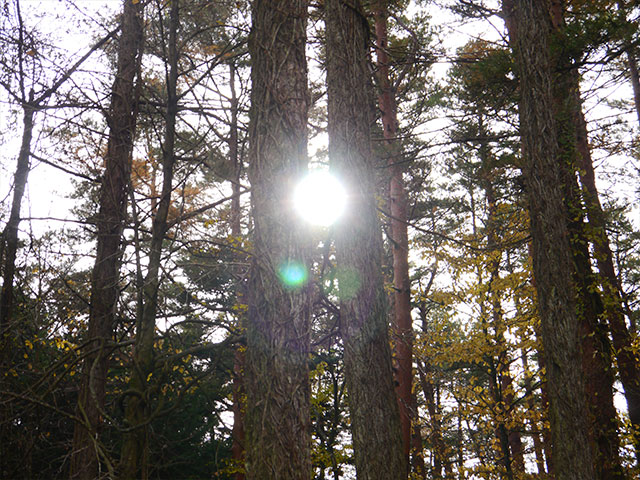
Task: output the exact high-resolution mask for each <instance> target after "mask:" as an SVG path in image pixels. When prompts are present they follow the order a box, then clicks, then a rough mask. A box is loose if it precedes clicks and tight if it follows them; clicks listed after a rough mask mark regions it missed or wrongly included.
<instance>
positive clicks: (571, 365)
mask: <svg viewBox="0 0 640 480" xmlns="http://www.w3.org/2000/svg"><path fill="white" fill-rule="evenodd" d="M509 3H512V5H511V6H512V8H511V9H509V8H508V7H509V6H508V5H507V4H509ZM503 7H506V8H505V10H506V13H507V16H508V17H511V18H512V23H511V25H512V26H513V27H514V28H515V31H510V41H511V45H512V48H513V52H514V56H515V61H516V65H517V69H518V76H519V79H520V87H521V98H520V108H519V114H520V134H521V137H522V148H523V157H524V160H523V173H524V177H525V182H526V189H527V196H528V200H529V214H530V219H531V237H532V247H533V270H534V276H535V279H536V288H537V290H538V309H539V314H540V319H541V330H542V342H543V345H544V353H545V360H546V364H547V383H548V390H549V416H550V421H551V432H552V436H553V460H554V473H555V475H556V478H557V479H558V480H569V479H575V480H578V479H580V480H589V479H594V478H595V475H594V470H593V456H592V453H591V448H590V444H589V427H588V420H587V419H588V413H587V412H588V410H587V406H586V404H585V390H584V383H583V379H582V376H581V368H580V364H581V362H580V355H581V352H580V345H579V337H578V321H577V317H576V310H575V309H576V305H575V300H574V299H575V287H574V285H573V281H572V278H571V272H572V265H571V250H570V245H569V238H568V229H567V211H566V207H565V205H564V202H563V195H562V194H563V192H562V186H561V182H562V175H561V172H560V169H559V163H558V162H560V161H561V159H560V156H559V153H560V152H559V147H558V139H557V136H556V135H557V133H556V132H557V128H556V122H555V119H554V104H553V90H552V73H553V70H552V63H551V58H550V50H549V36H550V31H551V24H550V18H549V7H550V5H549V2H547V1H539V0H538V1H533V0H515V1H513V2H510V1H507V0H505V1H503ZM509 23H510V22H508V25H509Z"/></svg>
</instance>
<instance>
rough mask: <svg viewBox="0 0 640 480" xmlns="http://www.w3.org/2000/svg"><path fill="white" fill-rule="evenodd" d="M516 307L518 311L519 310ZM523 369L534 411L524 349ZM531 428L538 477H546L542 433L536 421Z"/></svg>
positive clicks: (526, 393)
mask: <svg viewBox="0 0 640 480" xmlns="http://www.w3.org/2000/svg"><path fill="white" fill-rule="evenodd" d="M518 308H519V307H518V305H516V310H518ZM521 358H522V368H523V370H524V389H525V395H526V398H527V405H526V406H527V408H528V409H529V410H530V411H533V410H534V409H535V408H536V405H535V399H534V397H533V385H532V382H531V374H530V373H529V360H528V356H527V352H526V350H525V349H522V357H521ZM529 428H530V430H531V438H532V440H533V451H534V454H535V458H536V468H537V469H538V475H542V476H544V475H545V474H546V473H547V472H546V470H545V465H544V455H543V453H542V442H541V441H540V436H541V435H540V433H539V431H538V428H540V427H539V423H538V422H536V421H535V419H533V420H530V421H529Z"/></svg>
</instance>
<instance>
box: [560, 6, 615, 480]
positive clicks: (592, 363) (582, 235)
mask: <svg viewBox="0 0 640 480" xmlns="http://www.w3.org/2000/svg"><path fill="white" fill-rule="evenodd" d="M565 3H566V2H565V0H553V1H552V2H551V6H552V8H551V10H550V13H551V23H552V25H553V29H554V37H555V38H554V42H555V43H556V44H558V43H559V44H563V43H564V39H563V30H564V29H565V27H566V24H565V18H564V13H565ZM552 51H553V52H554V55H553V61H554V63H555V68H556V71H557V73H556V75H555V81H554V86H553V94H554V112H555V115H556V125H557V129H558V134H557V135H558V143H559V148H560V152H559V153H560V163H559V167H560V170H561V175H562V182H563V185H564V198H565V204H566V206H567V211H568V223H567V225H568V231H569V238H570V247H571V252H572V256H573V267H574V269H573V278H574V284H575V286H576V294H577V296H576V305H577V316H578V320H579V322H580V331H581V332H580V333H581V336H582V350H583V353H582V368H583V372H584V378H585V383H586V393H587V396H588V398H589V408H590V411H591V437H592V438H591V442H592V448H593V455H594V461H595V463H594V469H595V473H596V477H598V478H601V479H603V480H604V479H606V480H610V479H620V478H625V475H624V473H623V470H622V466H621V461H620V455H619V450H620V440H619V436H618V425H617V412H616V409H615V406H614V404H613V381H614V378H613V370H612V368H611V367H612V365H611V345H610V341H609V338H608V335H607V332H606V326H605V325H604V324H602V323H601V321H600V318H599V315H600V314H601V313H602V300H601V298H600V295H599V294H598V292H597V291H596V289H595V288H594V287H595V285H596V283H597V281H596V276H595V275H594V273H593V269H592V265H591V258H590V254H589V247H588V245H589V242H590V241H592V239H591V238H590V236H589V234H588V233H587V231H586V229H585V225H584V210H585V209H584V206H583V200H582V198H581V195H580V193H581V192H580V186H579V185H578V182H577V178H576V172H577V171H580V164H581V160H582V158H583V157H585V156H590V151H589V146H588V144H587V138H586V123H584V115H583V113H582V102H581V99H580V74H579V72H578V70H577V67H575V65H574V64H573V61H572V60H573V59H572V58H568V56H567V55H563V50H562V49H561V48H552ZM585 200H586V199H585ZM587 211H589V209H588V208H587Z"/></svg>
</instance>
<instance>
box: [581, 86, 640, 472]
mask: <svg viewBox="0 0 640 480" xmlns="http://www.w3.org/2000/svg"><path fill="white" fill-rule="evenodd" d="M572 92H573V97H574V100H573V101H574V105H575V107H574V110H573V114H572V121H573V124H574V126H575V135H576V153H577V157H578V159H577V165H576V167H577V168H576V170H577V171H578V174H579V176H580V183H581V185H582V196H583V199H584V203H585V206H586V212H587V218H588V219H589V225H588V227H587V228H588V233H587V237H588V240H589V241H590V242H591V243H592V244H593V246H594V251H595V260H596V265H597V266H598V272H599V275H598V276H599V281H600V284H601V286H602V303H603V307H604V317H605V318H606V319H607V321H608V324H609V330H610V332H611V338H612V340H613V346H614V348H615V356H616V360H617V364H618V371H619V373H620V381H621V383H622V386H623V388H624V394H625V398H626V400H627V407H628V412H629V420H630V421H631V425H632V426H633V427H634V432H635V434H634V435H633V443H634V446H635V450H636V459H637V460H638V461H640V363H639V362H638V360H637V358H636V356H635V354H634V353H633V348H632V343H633V339H632V336H631V334H630V333H629V330H628V329H627V325H626V322H625V315H624V304H623V300H622V296H621V294H620V286H619V284H618V278H617V276H616V272H615V267H614V262H613V253H612V251H611V247H610V242H609V237H608V234H607V228H606V215H605V212H604V211H603V209H602V205H601V203H600V197H599V195H598V189H597V186H596V178H595V171H594V168H593V160H592V157H591V149H590V147H589V139H588V131H587V122H586V120H585V117H584V111H583V109H582V102H581V98H580V85H579V82H578V79H577V77H576V76H574V77H573V85H572ZM639 94H640V92H639ZM638 100H639V101H640V98H639V99H638ZM639 112H640V110H639Z"/></svg>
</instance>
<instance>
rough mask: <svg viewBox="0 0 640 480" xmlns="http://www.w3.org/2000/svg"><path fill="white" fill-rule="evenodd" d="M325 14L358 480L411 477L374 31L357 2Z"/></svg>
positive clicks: (339, 3) (338, 2)
mask: <svg viewBox="0 0 640 480" xmlns="http://www.w3.org/2000/svg"><path fill="white" fill-rule="evenodd" d="M325 9H326V10H325V14H326V17H325V18H326V20H325V22H326V39H327V87H328V111H329V117H328V120H329V121H328V130H329V160H330V164H331V169H332V171H333V172H334V173H335V174H336V175H338V176H339V177H340V178H341V179H342V181H343V182H344V184H345V185H346V189H347V191H348V195H349V201H350V204H349V208H348V211H347V212H345V215H344V216H343V217H342V218H341V219H340V220H339V221H338V223H337V224H336V226H335V244H336V258H337V262H338V270H339V275H338V282H339V289H340V292H339V295H340V322H341V323H340V331H341V336H342V340H343V343H344V349H345V353H344V361H345V378H346V384H347V391H348V400H349V410H350V415H351V430H352V437H353V448H354V454H355V464H356V472H357V475H358V478H359V479H360V480H378V479H385V480H391V479H398V480H399V479H405V478H406V477H407V462H406V461H405V456H404V454H403V445H402V430H401V426H400V413H399V409H398V402H397V397H396V395H395V391H394V385H393V373H392V367H391V351H390V347H389V337H388V324H387V306H386V294H385V291H384V288H383V280H382V272H381V267H380V266H381V264H382V263H381V262H382V238H381V230H380V224H379V220H378V216H377V211H376V200H375V191H376V185H375V174H374V164H373V155H372V150H371V137H370V129H371V127H372V126H373V123H374V121H375V116H374V115H373V113H374V111H373V102H372V100H373V98H374V97H373V88H372V84H371V69H370V65H369V24H368V22H367V18H366V17H365V15H364V13H363V10H362V6H361V4H360V2H359V1H357V0H356V1H351V0H348V1H345V0H327V1H326V2H325ZM381 452H384V455H381Z"/></svg>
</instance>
